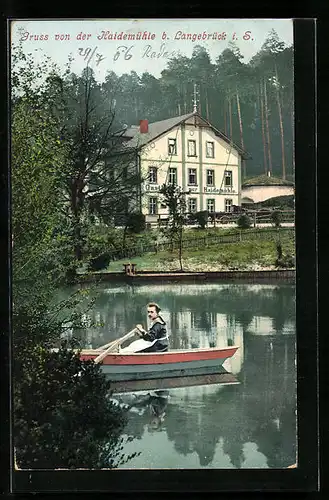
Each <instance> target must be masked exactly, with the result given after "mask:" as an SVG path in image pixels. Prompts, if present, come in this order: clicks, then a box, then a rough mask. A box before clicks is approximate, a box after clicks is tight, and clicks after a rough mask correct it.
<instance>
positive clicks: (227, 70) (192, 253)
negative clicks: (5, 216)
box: [10, 19, 299, 489]
mask: <svg viewBox="0 0 329 500" xmlns="http://www.w3.org/2000/svg"><path fill="white" fill-rule="evenodd" d="M294 44H295V40H294V23H293V20H292V19H161V20H160V19H93V20H88V19H85V20H77V19H71V20H70V19H67V20H62V19H60V20H59V19H53V20H28V19H24V20H12V21H11V22H10V63H11V69H10V86H11V129H10V133H11V165H10V169H11V190H12V272H13V275H12V286H13V320H12V324H13V332H12V335H13V354H12V357H13V362H12V365H13V432H12V446H13V456H14V470H15V473H20V472H24V471H28V472H29V473H30V474H32V476H31V477H33V472H36V471H44V472H46V471H48V472H49V471H54V472H61V471H62V472H64V471H65V472H67V471H72V470H76V471H77V470H78V471H80V472H81V473H82V472H83V471H85V470H90V469H93V470H98V471H99V470H101V471H102V472H103V471H108V470H109V469H121V470H122V471H127V472H128V471H129V470H136V469H140V470H142V469H143V470H144V469H147V470H149V471H152V470H157V469H161V470H167V471H168V470H170V471H174V470H180V471H181V470H182V469H184V470H191V469H198V470H200V469H205V470H208V471H209V470H215V469H216V470H224V472H225V471H227V472H229V471H231V470H242V469H248V470H250V471H255V470H257V471H259V470H261V471H265V470H266V471H269V470H272V471H274V470H278V469H279V470H282V469H288V468H297V469H298V467H299V459H298V449H297V442H298V426H297V420H298V411H297V370H298V362H297V347H296V338H297V337H296V241H295V216H296V214H295V200H296V196H297V195H298V193H296V189H295V187H296V183H295V178H296V176H295V104H296V103H295V87H294V65H295V52H296V51H295V46H294ZM80 472H79V473H80ZM31 487H32V486H31ZM53 488H54V489H56V485H55V483H54V484H53Z"/></svg>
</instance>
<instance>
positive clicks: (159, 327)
mask: <svg viewBox="0 0 329 500" xmlns="http://www.w3.org/2000/svg"><path fill="white" fill-rule="evenodd" d="M160 311H161V309H160V307H159V306H158V304H156V303H155V302H150V303H149V304H147V316H148V318H149V319H150V321H151V326H150V328H149V330H147V331H146V330H144V328H143V326H142V325H140V324H139V325H136V328H137V332H138V335H139V336H140V337H141V338H142V339H143V340H146V341H147V342H151V343H152V345H149V346H148V347H145V349H142V350H141V351H139V352H166V351H168V344H169V343H168V334H167V328H166V322H165V321H164V319H163V318H162V317H161V316H160V314H159V313H160Z"/></svg>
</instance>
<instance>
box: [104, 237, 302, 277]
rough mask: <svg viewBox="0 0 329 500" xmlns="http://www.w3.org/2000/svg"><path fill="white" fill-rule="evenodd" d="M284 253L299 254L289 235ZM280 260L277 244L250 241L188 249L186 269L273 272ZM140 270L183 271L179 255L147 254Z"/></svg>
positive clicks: (139, 260)
mask: <svg viewBox="0 0 329 500" xmlns="http://www.w3.org/2000/svg"><path fill="white" fill-rule="evenodd" d="M281 243H282V249H283V253H284V254H290V255H292V256H294V255H295V248H294V240H293V239H292V238H290V237H288V236H287V235H282V237H281ZM276 258H277V252H276V244H275V242H274V241H246V242H240V243H225V244H219V245H216V246H211V247H209V248H206V249H204V250H200V249H199V250H184V251H183V268H184V270H185V271H222V270H232V269H236V270H248V269H250V270H251V269H255V270H256V269H261V268H265V269H271V268H273V269H274V267H275V260H276ZM126 262H129V259H122V260H118V261H115V262H111V263H110V265H109V266H108V268H107V271H112V272H121V271H122V270H123V264H124V263H126ZM130 262H132V263H134V264H136V266H137V271H138V270H140V271H175V270H178V269H179V267H180V266H179V260H178V252H177V251H175V252H173V253H171V252H167V251H166V252H159V253H157V254H155V253H147V254H144V255H143V256H141V257H133V258H132V259H131V260H130Z"/></svg>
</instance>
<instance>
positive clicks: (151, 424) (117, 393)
mask: <svg viewBox="0 0 329 500" xmlns="http://www.w3.org/2000/svg"><path fill="white" fill-rule="evenodd" d="M239 383H240V382H239V381H238V379H237V378H236V377H235V376H234V375H233V374H232V373H228V372H225V373H220V374H212V375H196V376H189V377H175V378H168V379H153V380H140V381H130V382H123V383H119V382H118V383H115V384H112V389H113V390H114V394H113V395H112V397H111V400H112V402H114V403H116V404H118V405H120V406H121V407H122V408H125V409H126V410H127V411H128V412H129V414H130V424H133V420H136V419H134V417H133V416H132V415H135V416H136V415H138V417H143V418H142V419H141V420H142V421H143V424H144V425H146V426H147V428H148V430H149V431H155V430H161V427H162V424H164V423H165V417H166V412H167V406H168V403H169V406H172V405H174V404H175V401H176V403H177V401H179V400H181V398H182V390H183V394H184V393H185V392H186V389H187V388H189V387H190V388H195V387H200V386H202V387H205V386H213V387H215V389H216V390H218V388H219V387H220V386H224V385H232V384H239ZM159 387H161V388H159ZM166 387H167V388H166ZM138 417H137V418H138Z"/></svg>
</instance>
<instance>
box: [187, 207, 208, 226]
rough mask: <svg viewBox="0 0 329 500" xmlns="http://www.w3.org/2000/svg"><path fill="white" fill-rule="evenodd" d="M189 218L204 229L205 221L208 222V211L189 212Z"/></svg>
mask: <svg viewBox="0 0 329 500" xmlns="http://www.w3.org/2000/svg"><path fill="white" fill-rule="evenodd" d="M190 218H191V220H192V221H194V222H196V223H197V224H199V227H200V228H201V229H205V227H206V225H207V223H208V211H207V210H201V211H200V212H196V213H195V214H191V215H190Z"/></svg>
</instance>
